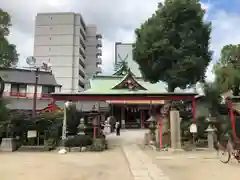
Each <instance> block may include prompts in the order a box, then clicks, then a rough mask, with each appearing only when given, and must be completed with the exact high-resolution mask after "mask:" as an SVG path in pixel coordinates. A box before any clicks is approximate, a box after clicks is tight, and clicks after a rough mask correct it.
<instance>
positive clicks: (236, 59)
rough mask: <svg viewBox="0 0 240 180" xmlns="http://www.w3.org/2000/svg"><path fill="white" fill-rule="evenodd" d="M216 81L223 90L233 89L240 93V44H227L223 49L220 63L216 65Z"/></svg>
mask: <svg viewBox="0 0 240 180" xmlns="http://www.w3.org/2000/svg"><path fill="white" fill-rule="evenodd" d="M214 73H215V82H216V84H217V87H218V88H219V89H220V91H221V92H227V91H229V90H233V94H234V95H239V85H240V44H238V45H232V44H230V45H226V46H224V47H223V48H222V50H221V56H220V59H219V61H218V63H217V64H216V65H215V66H214Z"/></svg>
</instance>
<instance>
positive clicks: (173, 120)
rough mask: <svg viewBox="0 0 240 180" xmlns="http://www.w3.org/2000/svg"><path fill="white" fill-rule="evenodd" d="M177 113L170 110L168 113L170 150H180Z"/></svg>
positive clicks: (178, 116) (179, 120) (179, 129)
mask: <svg viewBox="0 0 240 180" xmlns="http://www.w3.org/2000/svg"><path fill="white" fill-rule="evenodd" d="M180 122H181V119H180V115H179V111H178V110H175V109H172V110H171V111H170V130H171V148H172V149H173V150H180V149H181V148H182V147H181V128H180Z"/></svg>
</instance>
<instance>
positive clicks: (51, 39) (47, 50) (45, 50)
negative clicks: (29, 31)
mask: <svg viewBox="0 0 240 180" xmlns="http://www.w3.org/2000/svg"><path fill="white" fill-rule="evenodd" d="M101 38H102V37H101V35H100V34H97V27H96V26H95V25H86V23H85V22H84V20H83V18H82V16H81V15H80V14H77V13H70V12H69V13H40V14H37V16H36V21H35V40H34V56H35V58H36V60H37V62H36V64H37V65H41V64H42V63H43V62H46V63H50V64H51V65H52V68H51V69H52V72H53V74H54V76H55V78H56V81H57V83H58V84H61V85H62V92H70V93H76V92H80V91H83V90H84V89H85V84H86V83H88V78H89V77H91V76H92V75H94V74H98V73H101V72H102V70H101V67H100V66H99V65H101V63H102V60H101V58H100V57H101V55H102V51H101V47H102V41H101Z"/></svg>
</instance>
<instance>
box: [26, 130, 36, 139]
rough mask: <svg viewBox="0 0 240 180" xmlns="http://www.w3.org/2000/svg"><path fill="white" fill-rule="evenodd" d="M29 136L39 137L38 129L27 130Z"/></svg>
mask: <svg viewBox="0 0 240 180" xmlns="http://www.w3.org/2000/svg"><path fill="white" fill-rule="evenodd" d="M27 137H28V138H35V137H37V131H28V132H27Z"/></svg>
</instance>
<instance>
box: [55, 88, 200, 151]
mask: <svg viewBox="0 0 240 180" xmlns="http://www.w3.org/2000/svg"><path fill="white" fill-rule="evenodd" d="M196 95H197V94H196V93H168V92H167V93H149V94H148V93H140V92H138V93H135V94H133V93H132V92H129V93H128V94H127V93H125V94H119V93H117V94H93V93H87V92H83V93H79V94H68V93H65V94H64V93H53V94H52V97H53V99H54V101H159V100H170V101H171V100H173V101H179V100H182V101H184V100H188V101H192V114H193V121H194V122H196V102H195V96H196ZM125 112H126V111H124V110H123V108H122V110H121V115H123V113H125ZM142 112H144V111H142ZM141 114H142V113H141ZM133 116H134V113H131V114H130V113H129V114H128V115H127V116H125V117H127V118H129V119H130V118H132V117H133ZM162 120H163V119H162V118H158V119H157V123H158V129H159V136H160V137H159V139H160V142H159V143H160V148H162V146H163V144H162V130H163V129H162V126H163V122H162ZM178 123H179V122H176V123H175V122H174V121H171V127H173V128H171V136H172V137H175V136H176V134H178V132H180V129H178V128H180V126H178V125H177V124H178ZM94 126H96V127H94V129H96V128H97V126H99V125H98V124H95V125H94ZM143 126H144V123H143V121H141V127H143ZM172 129H173V131H172ZM178 139H179V138H178ZM174 140H176V139H173V141H174ZM171 143H175V144H176V142H171Z"/></svg>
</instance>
